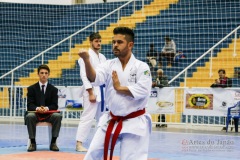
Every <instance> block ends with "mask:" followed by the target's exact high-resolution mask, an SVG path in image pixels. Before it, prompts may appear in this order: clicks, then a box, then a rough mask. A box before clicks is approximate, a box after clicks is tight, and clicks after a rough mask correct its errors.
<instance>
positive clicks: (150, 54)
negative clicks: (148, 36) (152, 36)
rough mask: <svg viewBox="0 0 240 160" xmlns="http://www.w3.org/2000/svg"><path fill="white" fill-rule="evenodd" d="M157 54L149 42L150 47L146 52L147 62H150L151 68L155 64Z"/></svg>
mask: <svg viewBox="0 0 240 160" xmlns="http://www.w3.org/2000/svg"><path fill="white" fill-rule="evenodd" d="M157 56H158V53H157V51H156V50H155V49H154V44H150V49H149V51H148V53H147V59H148V61H149V63H150V64H151V65H150V66H151V68H152V67H155V66H156V64H157Z"/></svg>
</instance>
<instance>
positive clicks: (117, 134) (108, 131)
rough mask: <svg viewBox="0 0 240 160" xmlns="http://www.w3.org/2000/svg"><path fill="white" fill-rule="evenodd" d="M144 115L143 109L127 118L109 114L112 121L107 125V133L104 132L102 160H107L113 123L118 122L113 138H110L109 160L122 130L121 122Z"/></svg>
mask: <svg viewBox="0 0 240 160" xmlns="http://www.w3.org/2000/svg"><path fill="white" fill-rule="evenodd" d="M144 113H145V108H144V109H143V110H139V111H136V112H133V113H130V114H128V115H127V116H124V117H122V116H115V115H113V114H112V112H110V115H111V116H112V119H111V120H110V122H109V124H108V128H107V131H106V137H105V142H104V160H107V156H108V146H109V141H110V137H111V133H112V130H113V127H114V124H115V122H118V124H117V127H116V130H115V132H114V133H113V137H112V143H111V151H110V160H112V156H113V150H114V147H115V144H116V142H117V138H118V136H119V134H120V132H121V130H122V123H123V121H124V120H126V119H130V118H135V117H138V116H140V115H143V114H144Z"/></svg>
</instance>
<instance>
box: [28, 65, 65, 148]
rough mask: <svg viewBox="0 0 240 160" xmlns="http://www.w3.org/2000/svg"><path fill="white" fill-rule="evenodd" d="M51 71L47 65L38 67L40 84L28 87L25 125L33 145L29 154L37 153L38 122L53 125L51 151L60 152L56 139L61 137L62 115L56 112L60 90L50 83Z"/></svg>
mask: <svg viewBox="0 0 240 160" xmlns="http://www.w3.org/2000/svg"><path fill="white" fill-rule="evenodd" d="M49 74H50V69H49V67H48V66H47V65H40V66H39V67H38V77H39V82H37V83H35V84H33V85H31V86H30V87H28V89H27V90H28V93H27V115H26V117H25V123H26V125H27V129H28V134H29V139H30V140H31V144H30V146H29V148H28V152H31V151H36V149H37V146H36V141H35V136H36V124H37V123H38V122H49V123H51V124H52V140H51V144H50V150H52V151H59V148H58V147H57V145H56V139H57V137H58V135H59V131H60V127H61V121H62V115H61V114H60V113H57V112H54V111H56V110H57V109H58V89H57V88H56V87H54V86H53V85H51V84H49V83H48V76H49Z"/></svg>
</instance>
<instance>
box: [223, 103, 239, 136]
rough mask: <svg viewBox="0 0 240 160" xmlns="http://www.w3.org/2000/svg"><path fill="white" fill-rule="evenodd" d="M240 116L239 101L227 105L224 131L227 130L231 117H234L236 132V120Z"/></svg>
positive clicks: (236, 129) (236, 130)
mask: <svg viewBox="0 0 240 160" xmlns="http://www.w3.org/2000/svg"><path fill="white" fill-rule="evenodd" d="M239 118H240V101H238V102H237V103H236V104H235V105H234V106H232V107H229V108H228V111H227V121H226V132H228V125H229V123H230V121H231V119H234V125H235V132H238V121H239Z"/></svg>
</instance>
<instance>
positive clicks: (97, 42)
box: [76, 33, 106, 152]
mask: <svg viewBox="0 0 240 160" xmlns="http://www.w3.org/2000/svg"><path fill="white" fill-rule="evenodd" d="M89 40H90V48H89V50H88V53H89V57H90V63H91V65H92V66H93V68H96V67H97V66H98V65H99V64H101V63H103V62H105V61H106V57H105V56H104V55H103V54H101V53H99V50H100V49H101V35H100V34H99V33H92V34H91V35H90V36H89ZM78 63H79V66H80V76H81V79H82V81H83V90H84V91H83V112H82V115H81V117H80V122H79V125H78V130H77V135H76V141H77V144H76V151H79V152H86V151H87V149H86V148H85V147H83V145H82V143H83V142H85V141H86V140H87V138H88V135H89V133H90V129H91V127H92V123H93V121H94V117H95V119H96V120H97V121H98V120H99V118H100V116H101V115H102V114H103V111H104V110H105V108H104V95H103V94H104V93H103V86H100V87H99V86H95V87H93V86H92V84H91V83H90V81H89V80H88V78H87V76H86V70H85V64H84V61H83V60H82V58H80V59H79V60H78ZM101 92H102V93H101Z"/></svg>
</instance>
